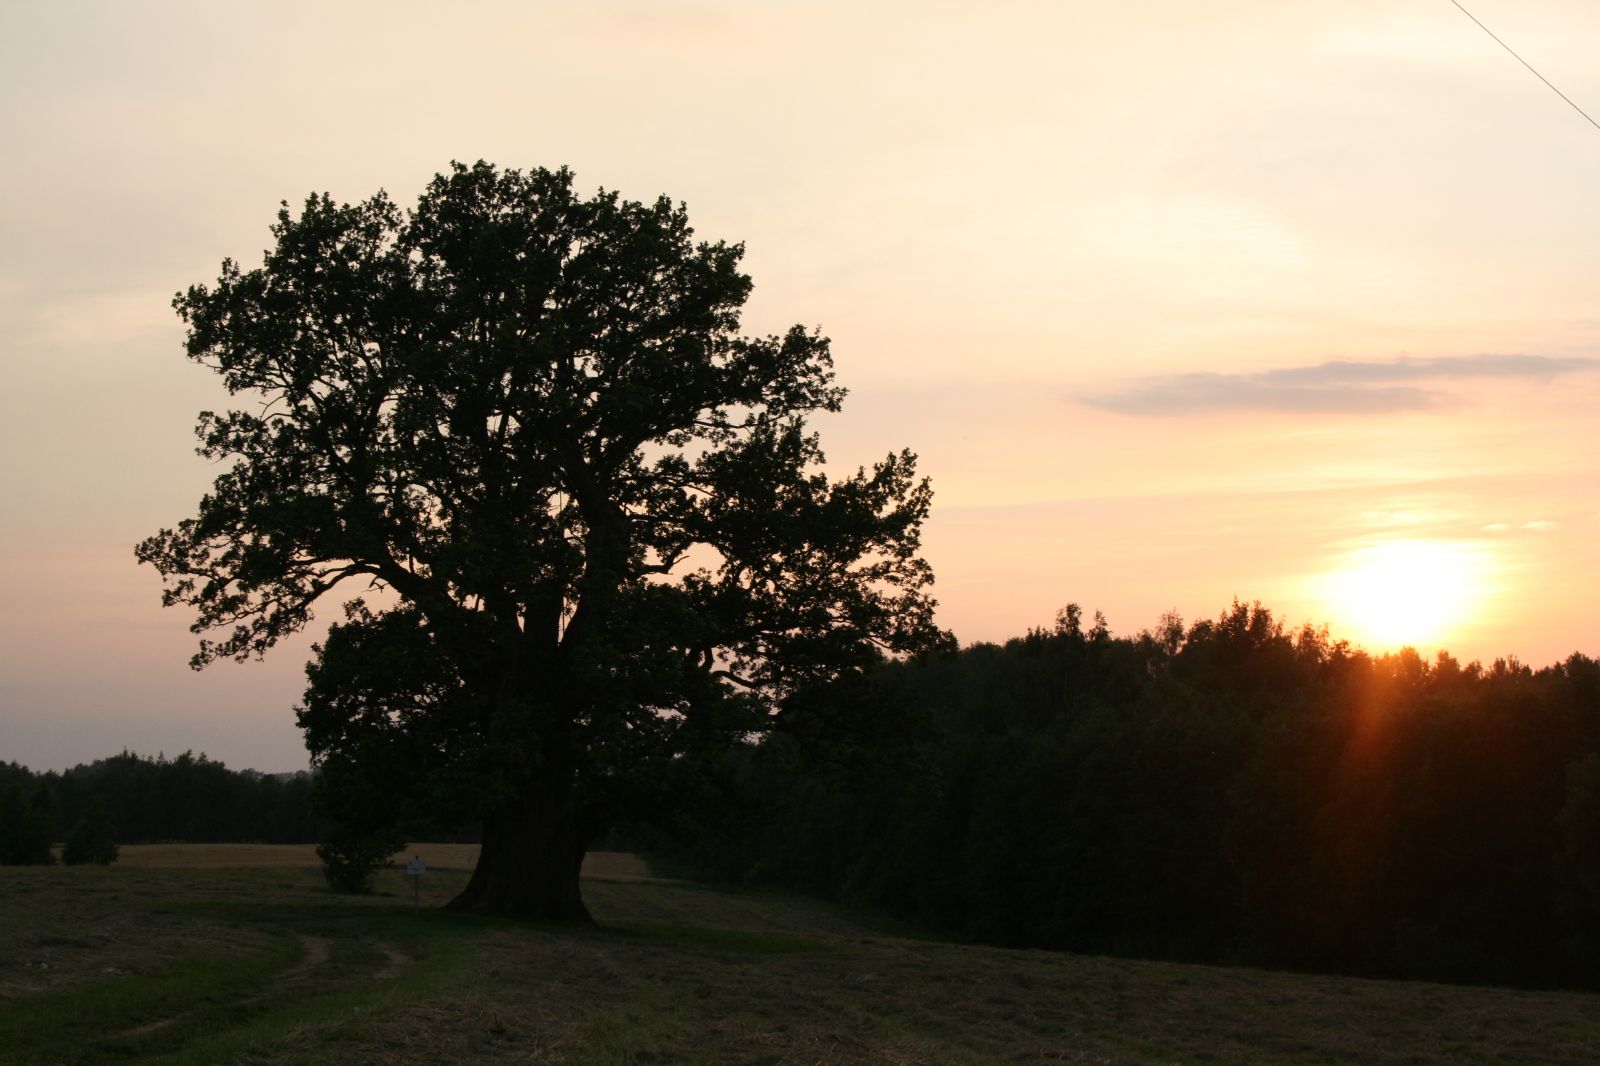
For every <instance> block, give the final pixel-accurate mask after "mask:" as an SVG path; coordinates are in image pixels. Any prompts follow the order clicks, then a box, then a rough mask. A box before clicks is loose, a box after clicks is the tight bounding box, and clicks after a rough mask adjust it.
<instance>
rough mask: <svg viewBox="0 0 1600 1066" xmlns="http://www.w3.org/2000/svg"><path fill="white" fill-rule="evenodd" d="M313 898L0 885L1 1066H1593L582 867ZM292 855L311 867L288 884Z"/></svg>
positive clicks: (1578, 1012) (1446, 1021)
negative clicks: (520, 904)
mask: <svg viewBox="0 0 1600 1066" xmlns="http://www.w3.org/2000/svg"><path fill="white" fill-rule="evenodd" d="M416 850H417V851H419V852H420V853H421V854H422V855H423V857H424V858H425V859H426V860H427V861H428V863H429V872H428V873H427V875H426V876H425V878H424V879H423V883H422V900H421V902H422V905H423V906H422V910H421V911H420V913H414V912H413V910H412V906H411V902H412V901H411V892H410V887H409V885H408V884H407V883H406V881H405V879H404V877H403V876H402V874H401V873H400V872H399V871H398V870H396V869H390V870H385V871H382V872H381V873H380V876H379V892H378V894H376V895H372V896H366V897H351V896H341V895H336V894H334V893H332V892H330V891H329V890H328V889H327V888H326V887H325V886H324V884H323V882H322V879H321V877H320V874H319V872H318V871H317V870H316V869H315V857H314V855H312V854H311V851H310V849H309V848H292V847H285V848H267V847H264V846H242V845H241V846H232V845H216V846H209V845H183V846H169V847H149V848H139V847H127V848H124V849H123V859H122V861H120V862H119V863H118V864H116V865H114V866H110V867H104V868H101V867H71V868H65V867H59V866H58V867H9V868H6V870H5V874H4V877H3V879H0V1059H3V1060H4V1061H6V1062H8V1063H9V1062H15V1063H57V1062H59V1063H115V1062H133V1061H138V1062H171V1063H210V1062H240V1063H259V1064H266V1063H273V1064H279V1063H283V1064H286V1063H321V1062H341V1063H364V1062H372V1063H378V1062H383V1063H422V1062H467V1061H471V1062H506V1063H510V1062H570V1063H619V1064H620V1063H699V1062H705V1063H771V1064H778V1063H796V1064H799V1063H996V1062H1018V1063H1027V1062H1085V1063H1201V1062H1241V1063H1244V1062H1248V1063H1339V1062H1350V1063H1407V1064H1422V1063H1445V1062H1450V1063H1507V1064H1509V1063H1574V1064H1576V1063H1593V1062H1596V1061H1600V997H1597V996H1594V995H1588V994H1582V993H1565V992H1535V991H1508V990H1502V989H1494V988H1472V987H1456V986H1448V985H1435V984H1424V983H1411V982H1384V981H1366V980H1356V979H1350V978H1342V977H1322V976H1306V975H1295V974H1284V973H1275V972H1267V971H1259V970H1249V969H1243V968H1216V967H1203V966H1185V965H1176V964H1171V963H1150V962H1136V961H1129V960H1121V959H1108V958H1092V957H1083V956H1074V955H1065V954H1052V953H1047V952H1042V951H1011V950H1001V949H995V948H985V947H974V946H969V945H958V944H950V943H941V942H935V941H930V940H925V939H919V938H915V937H911V936H907V935H904V933H903V932H901V933H897V932H896V931H895V930H893V929H890V928H887V927H884V926H882V925H880V924H878V923H876V922H874V921H873V920H871V919H867V918H863V917H861V916H857V915H853V914H852V913H850V912H847V911H845V910H841V909H838V908H834V907H831V906H828V905H825V904H822V903H818V902H814V901H810V900H806V899H802V898H797V897H793V896H787V895H775V894H767V893H762V892H746V891H727V890H721V889H714V888H709V887H705V886H700V885H695V884H689V883H683V882H674V881H663V880H653V879H651V878H649V876H648V870H647V869H646V868H645V867H644V865H643V864H642V863H640V862H639V861H638V860H637V859H635V858H634V857H632V856H627V855H616V854H600V855H596V856H592V857H591V861H590V862H589V863H588V864H586V866H585V878H586V881H585V885H584V893H585V897H586V899H587V901H588V903H589V905H590V908H591V909H592V911H593V912H594V915H595V917H596V919H597V921H598V922H599V927H598V928H595V929H590V930H572V929H564V928H553V927H548V926H542V925H536V924H530V923H519V922H514V921H503V920H492V919H484V918H478V917H470V916H462V915H457V914H450V913H446V912H443V911H440V910H438V909H437V907H438V905H439V904H440V903H442V902H443V901H444V900H446V899H447V898H449V896H450V895H451V894H452V893H453V892H454V891H455V890H456V889H457V888H459V887H460V885H461V884H462V883H463V882H464V880H465V878H466V870H465V867H466V866H467V865H468V863H470V860H471V849H470V848H466V847H462V846H459V845H432V846H419V847H418V848H417V849H416ZM308 856H309V858H308Z"/></svg>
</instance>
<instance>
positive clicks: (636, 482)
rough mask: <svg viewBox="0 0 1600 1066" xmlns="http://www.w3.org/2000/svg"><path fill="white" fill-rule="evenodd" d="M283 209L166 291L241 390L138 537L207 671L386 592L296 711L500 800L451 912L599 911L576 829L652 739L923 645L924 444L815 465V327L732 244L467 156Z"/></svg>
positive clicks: (927, 609)
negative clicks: (752, 332) (354, 589)
mask: <svg viewBox="0 0 1600 1066" xmlns="http://www.w3.org/2000/svg"><path fill="white" fill-rule="evenodd" d="M272 232H273V235H274V237H275V238H276V246H275V248H273V249H272V250H270V251H269V252H268V253H267V255H266V258H265V262H264V263H263V265H262V266H261V267H259V268H257V269H254V270H249V271H246V270H242V269H241V268H240V267H238V266H237V265H236V264H234V263H233V262H231V261H225V262H224V264H223V268H222V273H221V276H220V277H219V279H218V281H217V283H216V285H215V287H212V288H207V287H204V286H196V287H194V288H191V289H189V290H188V292H187V293H184V294H180V295H179V297H178V298H177V299H176V300H175V302H174V306H175V307H176V308H177V310H178V312H179V314H180V315H181V316H182V317H183V319H184V320H185V322H186V323H187V324H188V327H189V332H188V342H187V347H188V354H189V356H190V357H191V358H192V359H194V360H196V361H197V362H199V363H201V364H202V365H205V366H208V367H210V368H212V369H214V370H216V371H217V372H218V373H219V374H221V375H222V377H223V380H224V383H225V384H226V386H227V388H228V390H229V391H230V393H232V394H234V395H235V396H238V397H240V398H242V399H246V400H249V401H252V402H253V408H252V409H249V410H233V411H228V412H225V413H222V414H214V413H205V414H203V415H202V416H201V419H200V425H199V435H200V439H201V449H200V450H201V453H202V454H203V455H205V456H207V457H208V458H211V459H213V460H215V461H219V462H225V463H228V464H229V465H228V467H227V469H226V470H225V472H224V473H222V475H221V476H219V477H218V478H217V480H216V482H215V485H214V487H213V489H212V491H211V492H210V493H209V494H208V495H206V496H205V497H204V498H203V499H202V500H201V502H200V505H199V511H198V515H197V516H196V517H194V518H191V519H187V520H185V521H183V522H181V523H179V525H178V526H177V527H176V528H175V529H169V530H163V531H162V532H160V533H158V534H157V535H156V536H154V537H151V538H150V539H149V540H146V541H145V542H143V543H142V544H141V545H139V547H138V556H139V558H140V559H141V560H143V561H145V562H149V563H152V564H154V565H155V566H156V568H157V569H158V570H160V571H161V573H162V574H163V575H164V577H165V578H166V581H167V585H166V590H165V593H164V602H165V603H167V604H169V605H170V604H185V605H188V606H191V607H193V608H194V609H195V610H196V611H197V614H198V617H197V620H196V622H195V623H194V627H193V628H194V629H195V631H196V632H197V633H201V634H213V635H214V636H208V637H206V638H204V639H202V641H201V643H200V648H199V651H198V652H197V654H196V655H195V658H194V665H195V666H196V667H199V666H203V665H205V664H206V663H209V662H211V661H213V660H215V659H218V658H225V657H233V658H246V657H249V656H252V655H259V654H261V653H263V652H265V651H266V649H267V648H269V647H271V646H272V645H273V644H274V643H276V642H277V641H278V640H279V639H281V638H282V637H284V636H286V635H288V634H290V633H293V632H295V631H297V630H299V629H300V628H301V627H303V626H304V625H305V623H306V622H307V620H308V619H309V618H310V615H311V609H312V606H313V604H314V603H316V602H317V601H318V600H319V599H321V598H322V597H323V596H325V595H326V594H328V593H329V592H330V591H332V590H334V589H335V588H344V587H347V583H350V582H355V583H357V584H358V585H359V584H361V583H365V587H366V588H367V589H375V590H380V591H381V592H382V593H384V594H385V595H382V596H379V597H375V598H373V599H372V600H371V601H370V602H368V603H367V604H366V605H364V606H357V607H353V608H352V609H351V611H350V613H349V615H348V617H347V620H346V621H345V622H344V623H343V624H342V625H341V626H340V627H339V628H338V630H336V631H335V634H334V635H332V636H330V638H329V640H328V642H327V643H326V644H325V645H324V646H323V647H322V648H321V649H320V650H319V659H318V662H317V664H316V666H315V667H314V668H313V670H312V671H311V675H312V676H311V686H310V689H309V690H308V693H307V699H306V704H305V707H304V708H303V709H302V712H301V722H302V725H303V726H304V727H305V729H306V732H307V739H308V744H309V746H310V747H311V750H312V753H313V758H314V759H315V760H318V761H319V762H321V763H329V762H348V763H350V764H351V765H357V766H373V765H374V763H373V760H378V763H379V764H380V765H378V766H377V767H376V769H377V770H379V771H381V770H382V765H381V764H382V761H383V760H385V759H388V758H390V757H394V758H399V759H410V760H412V763H411V765H414V766H415V767H418V768H419V772H422V773H424V774H425V781H419V782H414V783H413V784H414V790H415V791H417V792H418V794H425V795H426V796H428V797H431V798H436V799H437V801H438V802H441V803H445V804H448V805H454V807H457V808H459V809H461V810H462V811H467V812H471V813H472V814H474V815H475V816H477V817H479V818H481V819H482V820H483V827H484V829H483V850H482V855H481V858H480V860H479V864H478V867H477V870H476V871H475V873H474V875H473V877H472V880H471V882H470V883H469V885H468V886H467V888H466V889H465V890H464V892H463V893H462V894H461V896H459V897H458V898H457V899H456V901H455V905H456V906H459V907H467V908H473V909H483V910H491V911H496V912H502V913H522V914H529V915H534V916H538V917H541V918H546V919H555V920H586V919H587V912H586V911H585V909H584V906H583V903H582V900H581V898H580V896H579V890H578V883H577V873H578V867H579V864H580V862H581V859H582V855H583V853H584V850H585V848H586V847H587V845H588V843H589V841H590V840H591V839H592V838H593V837H594V835H595V834H596V833H598V832H600V831H601V830H602V828H604V826H605V825H606V824H608V822H609V821H610V820H611V819H612V818H614V817H615V816H617V814H618V813H619V811H620V810H621V809H622V808H624V807H626V806H628V805H630V804H633V803H637V802H639V801H641V800H642V799H643V798H645V797H646V796H647V795H648V794H649V792H650V783H651V780H652V771H651V767H653V766H659V765H661V764H663V763H665V762H667V761H670V760H671V759H672V757H673V756H674V755H675V754H678V753H681V752H683V751H685V750H691V749H693V748H696V747H699V746H702V745H708V744H711V745H714V744H718V743H726V742H728V741H730V740H731V739H733V738H736V737H739V736H743V735H746V734H748V733H750V732H752V731H756V730H761V729H765V728H768V727H770V726H771V725H772V724H773V723H774V722H775V721H781V719H782V716H783V711H784V708H785V706H786V705H787V704H788V702H789V701H790V700H792V699H793V698H794V697H795V696H796V695H798V694H802V693H804V692H805V691H806V690H807V689H809V688H812V687H814V686H816V685H819V684H822V683H825V682H827V681H829V680H830V679H832V678H835V677H837V676H838V675H839V674H840V673H841V672H847V671H852V670H858V669H861V668H863V667H865V666H867V665H868V664H870V663H872V662H873V661H875V660H877V659H879V658H881V657H882V656H883V655H884V654H885V653H888V654H900V653H908V652H911V651H914V650H916V649H918V648H921V647H924V646H926V645H927V644H928V643H929V642H930V641H933V640H935V639H937V637H938V634H937V631H936V630H935V627H934V624H933V621H932V601H931V600H930V599H929V598H928V597H927V595H926V592H927V588H928V586H929V584H930V583H931V581H932V574H931V572H930V570H929V568H928V566H927V565H926V564H925V563H924V562H923V561H922V560H921V559H920V558H918V556H917V550H918V538H919V533H920V526H921V522H922V521H923V519H924V517H925V516H926V514H927V510H928V506H929V502H930V498H931V492H930V489H929V487H928V484H927V482H926V481H925V480H918V479H917V477H916V475H915V457H914V456H913V455H912V454H911V453H909V452H901V453H899V454H895V455H890V456H888V457H887V458H886V459H884V460H883V461H882V462H880V463H878V464H876V465H875V466H873V467H872V468H870V469H863V470H860V471H858V472H857V473H856V474H855V475H854V476H850V477H846V478H844V479H843V480H838V481H832V480H829V479H828V478H827V477H826V476H825V475H824V474H823V473H822V472H821V464H822V461H823V456H822V452H821V450H820V446H819V443H818V440H817V438H816V436H815V435H814V434H813V433H811V432H810V431H809V430H808V428H807V425H806V418H807V416H809V415H811V414H812V413H814V412H819V411H834V410H837V409H838V408H839V405H840V401H841V399H842V397H843V390H841V389H839V388H837V387H836V386H835V385H834V383H833V373H832V362H831V359H830V356H829V349H828V342H827V340H826V338H824V337H822V336H820V335H819V334H817V333H816V332H808V331H806V330H804V329H801V328H799V327H796V328H794V329H791V330H790V331H789V332H788V333H786V334H784V335H783V336H768V337H755V338H750V337H744V336H741V335H740V334H739V333H738V328H739V310H740V308H741V306H742V305H743V303H744V301H745V299H746V298H747V296H748V294H749V292H750V280H749V278H748V277H746V276H745V275H743V274H742V273H740V271H739V262H740V259H741V256H742V253H743V249H742V247H741V246H739V245H728V244H725V243H720V242H719V243H715V244H709V243H695V242H694V241H693V240H692V231H691V230H690V228H689V225H688V221H687V218H686V215H685V212H684V210H683V209H682V207H681V206H674V205H673V204H672V203H671V202H670V201H668V200H666V199H664V198H663V199H660V200H657V201H656V202H655V203H653V204H641V203H634V202H630V201H626V200H622V199H620V198H619V197H618V196H617V195H615V194H613V193H607V192H604V191H602V192H600V193H599V194H598V195H596V196H594V197H592V198H589V199H583V198H581V197H579V196H576V195H574V193H573V188H572V176H571V174H570V173H569V172H568V171H566V170H559V171H553V172H552V171H546V170H542V169H540V170H533V171H530V172H528V173H526V174H524V173H520V172H517V171H512V170H507V171H499V170H497V169H496V168H495V167H493V166H491V165H488V164H485V163H481V162H480V163H478V164H476V165H474V166H471V167H467V166H463V165H460V164H455V165H453V167H452V169H451V171H450V172H449V173H448V174H444V175H440V176H438V177H436V178H435V180H434V181H433V182H432V183H431V184H430V185H429V187H428V188H427V190H426V192H425V193H424V194H423V196H422V197H421V198H420V200H419V202H418V204H417V207H416V208H415V209H414V210H412V211H410V212H402V211H400V210H399V209H398V208H397V207H396V206H395V205H394V204H393V203H392V202H391V201H390V200H389V198H388V197H387V196H386V195H384V194H383V193H379V194H378V195H376V196H374V197H372V198H371V199H368V200H366V201H364V202H362V203H358V204H354V205H348V204H335V203H334V202H333V201H332V200H330V199H329V198H328V197H327V196H326V195H322V196H313V197H311V198H310V199H308V200H307V201H306V203H305V206H304V208H303V209H302V210H301V212H300V213H299V215H298V216H295V215H292V214H291V213H290V211H289V210H288V207H287V205H285V206H284V209H283V210H282V211H280V213H279V216H278V221H277V224H276V225H275V226H274V227H273V231H272ZM383 649H387V652H386V653H385V652H383V651H382V650H383ZM407 662H409V663H410V664H411V665H406V663H407ZM418 665H425V666H426V669H425V670H424V671H423V676H421V677H414V676H407V678H406V683H405V684H403V685H402V684H396V683H395V679H396V678H395V671H400V672H401V673H403V674H405V673H408V672H409V673H410V674H414V673H415V668H416V667H417V666H418ZM380 776H381V774H380ZM361 791H363V789H361V788H356V789H352V794H355V793H359V792H361ZM430 801H431V800H430ZM397 802H399V800H398V797H397Z"/></svg>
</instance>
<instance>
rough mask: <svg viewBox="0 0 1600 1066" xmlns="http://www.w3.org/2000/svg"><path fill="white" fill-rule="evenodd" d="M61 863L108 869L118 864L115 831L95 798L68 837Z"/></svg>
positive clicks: (106, 813) (101, 805)
mask: <svg viewBox="0 0 1600 1066" xmlns="http://www.w3.org/2000/svg"><path fill="white" fill-rule="evenodd" d="M61 861H62V862H64V863H66V864H67V865H68V866H82V865H84V864H85V863H91V862H92V863H98V864H99V865H101V866H108V865H110V864H111V863H114V862H116V861H117V829H116V826H114V825H112V824H111V815H110V814H109V813H108V812H107V811H106V805H105V803H104V802H103V801H102V800H99V799H96V800H94V801H93V802H92V803H90V805H89V809H88V810H86V811H84V813H83V817H82V818H79V819H78V824H77V825H75V826H73V827H72V831H71V832H70V833H68V834H67V840H66V845H65V846H64V847H63V848H62V849H61Z"/></svg>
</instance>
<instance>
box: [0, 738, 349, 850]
mask: <svg viewBox="0 0 1600 1066" xmlns="http://www.w3.org/2000/svg"><path fill="white" fill-rule="evenodd" d="M311 793H312V781H311V775H310V774H309V773H299V774H263V773H258V772H257V771H255V770H229V769H228V768H227V767H226V766H224V765H223V764H222V763H220V762H217V761H215V760H213V759H208V758H207V757H206V756H205V755H203V754H202V755H195V754H193V753H191V752H184V753H183V754H182V755H179V756H177V757H176V758H172V759H169V758H166V757H165V756H164V755H163V756H157V757H156V758H147V757H141V756H139V755H133V754H130V753H128V752H123V753H122V754H120V755H114V756H112V757H111V758H109V759H96V760H95V761H94V762H92V763H85V764H80V765H78V766H75V767H73V768H72V769H70V770H67V771H65V772H58V771H54V770H51V771H48V772H45V773H37V774H36V773H34V772H32V771H30V770H28V769H27V768H26V767H23V766H19V765H17V764H16V763H0V862H6V863H11V862H41V861H43V862H48V861H49V858H48V856H49V850H48V849H49V845H50V842H52V841H56V842H62V841H67V840H69V839H76V840H77V841H78V842H79V844H80V846H81V848H82V851H81V853H80V852H78V851H75V852H74V857H75V858H76V857H78V855H79V854H82V855H83V856H85V858H84V861H88V862H98V861H100V860H101V857H103V856H104V855H105V854H106V853H107V850H108V848H109V849H114V847H115V845H116V844H117V843H122V844H142V843H156V842H171V841H180V842H189V843H223V842H240V841H258V842H261V843H268V844H298V843H308V842H310V841H313V840H316V839H317V836H318V833H319V831H320V825H319V822H318V819H317V817H316V816H315V815H314V814H313V813H312V806H311ZM97 806H98V807H99V808H100V810H99V811H98V812H97V811H96V807H97ZM13 811H18V812H21V813H20V814H19V815H14V814H13ZM74 833H76V837H74ZM108 837H109V839H108ZM21 840H26V842H27V847H21V846H14V845H13V844H12V843H11V842H12V841H21ZM41 847H42V848H43V849H44V850H43V852H42V854H41V851H40V849H41ZM25 856H29V857H25Z"/></svg>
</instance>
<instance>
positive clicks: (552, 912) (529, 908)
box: [447, 784, 593, 925]
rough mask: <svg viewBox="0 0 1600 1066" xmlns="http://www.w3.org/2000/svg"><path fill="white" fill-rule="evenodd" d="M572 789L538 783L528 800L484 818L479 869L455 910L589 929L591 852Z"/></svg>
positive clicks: (451, 904)
mask: <svg viewBox="0 0 1600 1066" xmlns="http://www.w3.org/2000/svg"><path fill="white" fill-rule="evenodd" d="M566 791H567V790H557V789H552V788H550V787H548V786H545V787H542V788H541V787H540V786H539V785H538V784H535V785H534V786H533V788H532V790H531V791H530V794H529V795H528V796H527V797H525V798H524V799H523V800H522V801H520V802H517V803H513V804H509V805H508V806H507V807H505V808H504V809H502V810H500V811H498V812H496V813H495V814H493V815H491V816H490V817H488V818H486V819H485V820H484V826H483V848H482V850H481V851H480V852H479V854H478V866H477V869H475V870H473V872H472V879H471V880H470V881H468V882H467V887H466V888H464V889H462V891H461V894H460V895H459V896H457V897H456V898H455V899H453V900H451V901H450V902H449V904H447V906H448V907H449V908H450V909H451V910H466V911H478V912H481V913H485V914H500V915H507V916H513V917H519V918H533V919H536V920H538V921H544V922H561V923H567V924H582V925H588V924H591V923H592V922H593V919H592V918H591V917H590V916H589V909H588V908H587V907H585V906H584V905H583V895H582V893H581V891H580V890H579V887H578V871H579V868H580V867H582V865H583V855H584V852H585V851H586V850H587V849H588V844H589V841H588V836H587V834H586V833H584V832H583V830H582V827H581V822H580V819H579V817H578V810H577V807H576V805H575V804H574V802H573V800H572V797H571V796H570V794H567V795H562V794H560V793H561V792H566Z"/></svg>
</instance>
